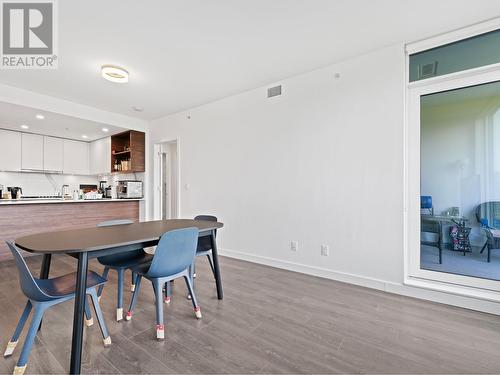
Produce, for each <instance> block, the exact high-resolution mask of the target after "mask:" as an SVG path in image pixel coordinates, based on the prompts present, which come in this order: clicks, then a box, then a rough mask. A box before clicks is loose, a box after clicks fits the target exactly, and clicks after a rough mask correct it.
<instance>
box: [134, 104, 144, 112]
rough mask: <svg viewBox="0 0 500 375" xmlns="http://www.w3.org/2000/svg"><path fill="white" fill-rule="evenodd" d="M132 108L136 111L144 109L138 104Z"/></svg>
mask: <svg viewBox="0 0 500 375" xmlns="http://www.w3.org/2000/svg"><path fill="white" fill-rule="evenodd" d="M132 109H133V110H134V111H136V112H142V111H144V108H143V107H139V106H137V105H135V106H133V107H132Z"/></svg>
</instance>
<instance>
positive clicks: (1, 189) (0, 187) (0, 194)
mask: <svg viewBox="0 0 500 375" xmlns="http://www.w3.org/2000/svg"><path fill="white" fill-rule="evenodd" d="M2 198H3V185H1V184H0V199H2Z"/></svg>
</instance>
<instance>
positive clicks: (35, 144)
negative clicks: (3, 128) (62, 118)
mask: <svg viewBox="0 0 500 375" xmlns="http://www.w3.org/2000/svg"><path fill="white" fill-rule="evenodd" d="M21 169H22V170H26V171H43V135H37V134H27V133H22V134H21Z"/></svg>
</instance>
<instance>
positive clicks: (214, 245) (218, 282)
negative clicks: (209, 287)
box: [210, 230, 224, 299]
mask: <svg viewBox="0 0 500 375" xmlns="http://www.w3.org/2000/svg"><path fill="white" fill-rule="evenodd" d="M210 242H211V243H212V257H213V262H214V270H215V284H216V286H217V298H218V299H222V298H223V297H224V293H223V291H222V280H221V275H220V267H219V255H218V254H217V242H216V240H215V230H213V231H212V233H211V234H210Z"/></svg>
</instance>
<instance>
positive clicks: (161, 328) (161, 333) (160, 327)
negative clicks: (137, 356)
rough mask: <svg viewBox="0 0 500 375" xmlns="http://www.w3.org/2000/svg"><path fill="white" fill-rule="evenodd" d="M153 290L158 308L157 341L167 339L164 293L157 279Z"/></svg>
mask: <svg viewBox="0 0 500 375" xmlns="http://www.w3.org/2000/svg"><path fill="white" fill-rule="evenodd" d="M152 283H153V289H154V291H155V306H156V339H157V340H164V339H165V325H164V321H163V301H162V299H163V293H162V289H161V282H160V281H159V280H158V279H156V280H153V281H152Z"/></svg>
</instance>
